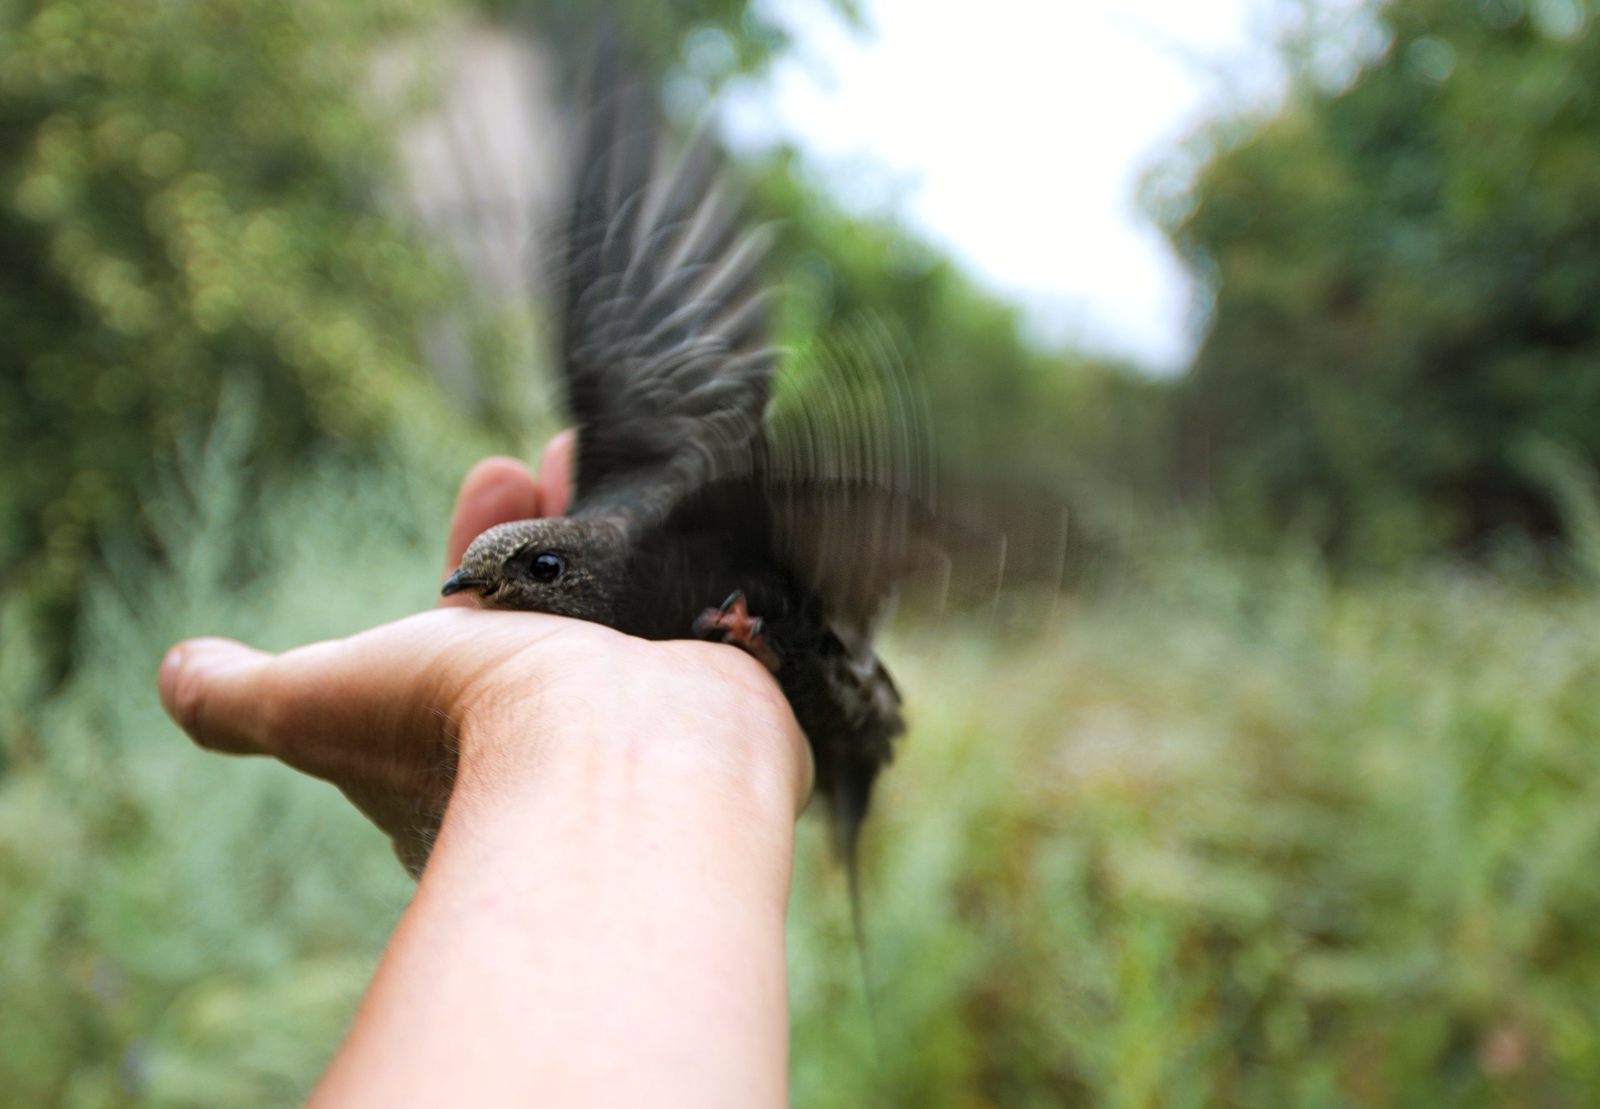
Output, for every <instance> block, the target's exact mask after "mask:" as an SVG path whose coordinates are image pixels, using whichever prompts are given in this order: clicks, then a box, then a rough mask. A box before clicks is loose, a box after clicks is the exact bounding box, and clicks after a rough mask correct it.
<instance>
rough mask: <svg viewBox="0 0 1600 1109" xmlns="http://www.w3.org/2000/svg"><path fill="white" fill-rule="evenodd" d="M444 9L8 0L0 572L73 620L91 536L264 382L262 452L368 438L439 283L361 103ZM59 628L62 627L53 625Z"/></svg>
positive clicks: (4, 20)
mask: <svg viewBox="0 0 1600 1109" xmlns="http://www.w3.org/2000/svg"><path fill="white" fill-rule="evenodd" d="M436 7H437V5H436V4H434V3H433V2H432V0H376V2H374V3H367V4H359V5H351V4H340V3H318V2H310V0H305V2H298V3H285V4H249V3H216V4H182V5H172V4H161V3H155V2H153V0H18V2H16V3H11V4H7V5H6V6H5V7H4V9H3V14H0V244H3V245H0V253H3V257H4V259H5V265H4V267H3V268H0V335H4V337H5V340H4V343H3V344H0V441H3V442H4V443H5V445H6V449H5V451H4V452H3V453H0V585H3V588H4V589H5V591H7V592H12V591H14V590H19V589H20V590H26V591H28V592H30V593H31V594H32V595H33V596H34V597H35V598H37V599H38V600H39V601H40V602H41V603H43V604H44V605H45V606H46V607H47V608H53V609H55V610H56V611H58V612H65V611H68V610H70V608H71V606H72V602H73V598H74V597H75V596H76V591H77V589H78V587H79V584H80V582H81V579H82V577H83V572H84V569H85V567H86V565H87V564H88V563H89V562H90V561H91V558H92V552H93V550H94V548H95V543H96V537H97V534H100V535H103V534H104V533H105V532H107V531H108V530H109V531H118V530H124V529H129V528H134V527H137V526H138V525H139V522H140V521H139V517H140V513H141V505H140V496H141V494H143V493H146V492H148V491H149V489H150V486H151V481H152V477H153V475H154V474H155V472H156V471H157V469H158V467H160V466H161V465H162V463H163V460H166V459H170V457H171V454H172V452H173V450H174V449H175V446H176V444H178V443H179V442H180V440H183V439H185V438H186V437H190V436H194V435H196V434H198V433H199V432H200V430H201V429H203V428H204V426H205V425H206V424H207V422H208V421H209V420H210V419H211V417H212V416H213V414H214V411H215V407H216V403H217V397H218V395H219V390H220V389H221V388H222V385H223V383H224V381H225V380H227V379H229V378H231V377H239V376H243V377H247V378H249V379H251V380H252V381H253V382H254V383H255V385H256V395H257V406H258V408H259V417H258V423H259V429H258V452H257V460H258V462H259V463H260V464H261V465H264V466H274V465H278V466H281V465H284V464H286V463H287V462H290V461H292V460H293V459H294V458H296V457H297V455H298V453H299V452H301V451H302V450H303V449H304V448H305V447H306V446H307V445H308V444H310V443H312V442H316V441H334V442H338V443H344V444H349V445H358V444H361V443H370V442H372V441H373V440H374V438H375V437H376V436H377V435H378V433H379V432H380V431H381V429H383V428H384V427H386V426H389V425H391V424H392V423H393V422H395V421H396V420H397V418H398V417H399V416H400V415H402V414H403V413H405V412H407V411H411V412H413V413H414V412H416V411H418V410H420V409H421V407H422V402H423V401H425V399H426V396H427V383H426V381H425V378H424V377H423V375H422V374H421V373H420V372H419V360H418V358H417V356H416V354H415V351H414V349H413V348H414V340H415V327H414V324H413V322H412V321H413V320H414V319H416V317H417V314H418V313H419V312H420V311H421V310H422V309H423V308H425V307H426V306H427V305H429V304H431V303H434V302H435V301H436V300H437V299H438V298H439V297H441V296H442V295H444V292H445V290H446V288H447V285H446V283H445V281H444V279H443V275H442V274H441V272H440V271H439V270H438V269H437V268H436V267H434V266H432V265H431V264H430V261H429V258H428V255H427V254H426V252H425V251H424V250H423V249H422V248H421V246H420V244H419V243H418V242H416V241H414V240H413V239H411V238H410V237H408V236H407V235H406V234H405V233H403V232H402V231H400V230H398V229H397V227H396V226H395V224H394V223H393V222H392V221H391V220H389V219H387V218H385V216H384V214H383V213H382V211H381V210H380V205H379V203H378V199H379V193H380V191H381V190H382V188H383V187H384V185H385V171H386V160H385V156H384V146H383V143H382V141H381V128H380V126H379V122H378V120H376V119H375V118H374V117H373V116H372V115H371V114H370V113H369V112H368V111H366V110H365V109H366V108H367V107H368V105H364V104H362V103H361V100H362V92H363V90H364V89H366V88H367V87H368V82H369V78H370V74H369V71H368V70H369V55H370V51H371V46H372V44H373V43H375V42H377V41H379V40H380V39H381V37H382V36H385V35H393V34H398V33H402V32H405V31H409V30H415V29H416V28H418V27H420V26H422V25H423V24H424V21H425V20H427V19H429V18H431V17H432V16H433V15H434V14H435V12H434V9H435V8H436ZM56 628H57V631H58V632H59V631H64V628H63V627H62V624H61V622H60V621H57V622H56Z"/></svg>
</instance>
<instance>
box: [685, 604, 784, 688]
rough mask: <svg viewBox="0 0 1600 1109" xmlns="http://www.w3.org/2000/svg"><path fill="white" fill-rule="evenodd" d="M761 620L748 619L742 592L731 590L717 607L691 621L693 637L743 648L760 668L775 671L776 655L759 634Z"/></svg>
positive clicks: (759, 618) (707, 610)
mask: <svg viewBox="0 0 1600 1109" xmlns="http://www.w3.org/2000/svg"><path fill="white" fill-rule="evenodd" d="M761 626H762V622H761V617H759V616H751V615H750V609H749V608H748V607H747V606H746V605H745V600H744V593H743V592H741V591H739V590H735V591H734V592H733V593H731V594H729V596H728V599H727V600H726V601H723V602H722V604H721V606H720V607H718V608H708V609H706V610H705V611H704V612H702V613H701V614H700V615H699V616H697V617H695V620H694V634H695V635H696V636H698V637H699V638H701V639H714V640H717V641H719V642H722V643H728V644H732V645H733V646H735V647H740V648H743V649H744V650H745V651H746V652H747V653H748V654H750V655H751V656H752V657H753V658H755V659H756V661H758V662H760V663H761V665H763V666H765V667H766V668H767V669H768V670H771V671H772V672H773V673H774V674H776V673H777V672H778V666H779V662H780V660H779V658H778V652H777V651H775V650H773V649H772V644H770V643H768V642H767V641H766V638H765V637H764V636H762V634H761Z"/></svg>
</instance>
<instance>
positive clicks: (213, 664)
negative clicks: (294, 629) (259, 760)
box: [157, 639, 274, 755]
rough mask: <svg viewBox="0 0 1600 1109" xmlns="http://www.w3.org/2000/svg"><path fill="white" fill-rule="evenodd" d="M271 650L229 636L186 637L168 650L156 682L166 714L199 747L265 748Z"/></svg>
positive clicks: (238, 751) (250, 750) (266, 750)
mask: <svg viewBox="0 0 1600 1109" xmlns="http://www.w3.org/2000/svg"><path fill="white" fill-rule="evenodd" d="M273 657H274V656H272V655H269V654H267V653H266V652H265V651H258V650H256V649H255V648H253V647H246V646H245V645H244V644H243V643H236V642H234V641H233V640H231V639H190V640H186V641H184V642H183V643H180V644H178V645H177V646H176V647H174V648H172V650H170V651H168V652H167V656H166V658H164V659H162V661H161V673H160V676H159V678H158V679H157V688H158V689H159V690H160V693H161V706H162V707H163V708H165V709H166V710H167V715H168V716H170V717H172V719H173V720H174V721H175V722H176V723H177V724H178V726H179V727H181V728H182V729H183V730H184V731H185V732H187V733H188V734H189V738H190V739H193V740H194V741H195V742H196V743H198V744H199V745H200V746H202V747H206V748H209V749H211V750H213V751H224V752H228V753H230V754H237V755H246V754H269V753H271V751H270V741H271V738H272V737H271V729H270V727H269V726H268V720H267V716H266V714H265V713H263V712H262V708H263V706H264V705H266V704H268V703H269V701H270V699H269V698H268V697H266V696H264V693H265V690H264V689H263V686H264V685H265V681H266V675H267V671H268V664H269V663H270V662H271V661H272V659H273Z"/></svg>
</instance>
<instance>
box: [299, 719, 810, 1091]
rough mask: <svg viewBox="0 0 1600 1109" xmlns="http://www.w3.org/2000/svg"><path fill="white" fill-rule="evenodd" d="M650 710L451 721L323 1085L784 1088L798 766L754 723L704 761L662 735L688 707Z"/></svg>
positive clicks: (701, 747)
mask: <svg viewBox="0 0 1600 1109" xmlns="http://www.w3.org/2000/svg"><path fill="white" fill-rule="evenodd" d="M650 720H651V718H649V717H648V716H640V715H638V714H627V713H616V714H610V713H604V712H601V713H599V714H598V718H596V715H595V714H590V717H589V719H588V726H589V733H588V734H571V735H569V736H567V737H565V738H563V737H554V738H545V739H541V740H540V741H539V742H538V744H537V747H536V748H529V749H522V748H519V747H518V746H517V745H516V744H515V743H509V744H508V743H506V742H505V739H506V735H505V734H504V733H506V732H508V731H509V730H510V729H513V728H515V724H514V722H512V721H510V720H495V721H488V722H485V723H484V724H482V725H480V727H481V728H482V729H483V730H493V731H497V732H499V733H502V734H499V735H497V736H496V737H495V740H494V742H487V741H483V740H484V737H483V736H481V735H480V736H471V735H469V736H464V737H463V764H462V772H461V781H460V783H459V785H458V787H457V789H456V792H455V795H454V797H453V798H452V800H451V804H450V810H449V812H448V814H447V816H446V819H445V823H444V827H443V829H442V832H441V835H440V839H439V842H438V845H437V847H436V848H435V851H434V855H433V858H432V860H431V862H430V863H429V865H428V869H427V871H426V873H425V874H424V876H423V880H422V884H421V886H420V887H419V889H418V893H417V897H416V899H415V901H414V902H413V903H412V905H411V906H410V908H409V909H408V910H407V912H406V913H405V915H404V917H403V918H402V920H401V923H400V926H399V928H398V929H397V931H396V933H395V936H394V938H393V940H392V941H391V943H390V946H389V949H388V951H387V952H386V954H385V956H384V959H383V962H382V965H381V966H380V968H379V972H378V975H377V977H376V979H375V980H374V982H373V985H372V988H371V990H370V992H369V994H368V996H367V999H366V1001H365V1003H364V1004H363V1006H362V1009H361V1012H360V1014H359V1016H358V1017H357V1020H356V1024H355V1027H354V1028H353V1030H352V1031H351V1034H350V1037H349V1039H348V1041H347V1042H346V1044H345V1046H344V1048H343V1049H342V1050H341V1052H340V1054H339V1056H338V1058H337V1059H336V1060H335V1062H334V1064H333V1066H332V1068H331V1069H330V1071H329V1073H328V1076H327V1077H326V1079H325V1080H324V1083H323V1086H322V1087H321V1089H320V1090H319V1091H318V1097H317V1099H316V1100H317V1101H318V1102H319V1103H323V1104H333V1103H338V1104H349V1103H364V1104H374V1105H385V1106H392V1105H404V1104H419V1105H420V1104H428V1105H436V1104H474V1105H487V1104H494V1103H505V1104H534V1103H539V1104H584V1105H601V1104H616V1105H639V1104H651V1105H659V1104H667V1105H670V1104H683V1105H695V1106H708V1105H730V1106H734V1105H736V1106H759V1105H769V1104H782V1103H783V1100H784V1096H785V1089H784V1083H785V1076H786V1073H787V1066H786V1057H787V1036H788V1017H787V1006H786V997H785V984H784V970H785V967H784V949H783V918H784V910H785V907H786V903H787V895H788V880H789V870H790V855H791V852H792V848H793V830H794V797H795V795H796V790H797V787H796V784H795V782H794V781H793V780H791V779H792V778H794V777H796V776H797V775H798V773H799V771H797V770H796V769H794V768H793V767H792V766H791V765H789V764H790V763H792V762H793V760H792V759H790V760H788V761H787V762H786V761H785V760H784V759H782V758H777V759H774V758H768V757H766V756H765V754H764V753H763V752H762V751H761V748H760V742H761V737H757V739H756V742H755V744H753V745H752V744H748V743H747V744H746V746H745V747H744V748H743V749H742V752H743V753H742V754H740V755H736V756H735V757H734V758H733V759H732V760H731V762H730V761H728V760H719V761H718V762H717V763H715V764H708V763H707V762H706V759H705V756H704V754H703V752H704V751H705V750H706V749H707V745H705V744H694V743H685V742H683V739H682V737H681V736H678V735H674V734H671V733H672V732H673V730H674V729H675V728H676V729H681V728H682V727H683V726H684V724H685V723H686V722H684V721H682V720H681V719H678V720H673V719H669V720H667V721H660V720H655V721H651V723H650V725H649V726H648V731H647V730H646V728H645V726H644V725H641V724H638V723H630V721H650ZM652 732H653V733H657V734H649V733H652ZM600 733H603V734H600ZM770 738H771V741H772V742H774V743H782V742H784V740H785V737H783V736H782V735H781V734H780V735H778V736H774V737H770ZM741 759H743V760H745V761H741Z"/></svg>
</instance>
